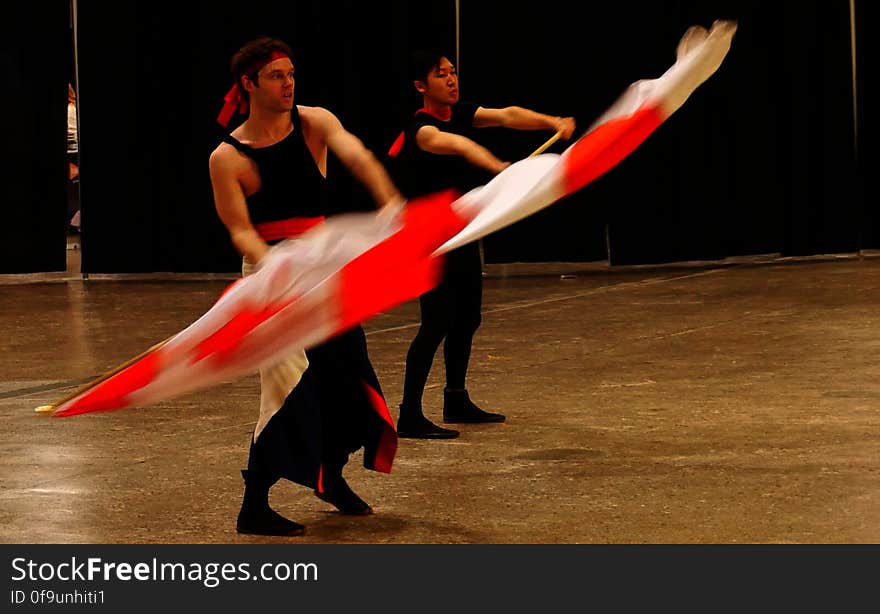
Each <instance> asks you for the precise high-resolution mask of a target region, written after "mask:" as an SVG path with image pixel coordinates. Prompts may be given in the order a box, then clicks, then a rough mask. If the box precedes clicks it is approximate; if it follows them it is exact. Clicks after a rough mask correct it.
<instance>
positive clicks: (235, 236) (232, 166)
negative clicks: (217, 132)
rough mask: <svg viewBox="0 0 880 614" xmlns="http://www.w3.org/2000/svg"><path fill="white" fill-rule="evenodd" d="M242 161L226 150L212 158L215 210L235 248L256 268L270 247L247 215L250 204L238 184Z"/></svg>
mask: <svg viewBox="0 0 880 614" xmlns="http://www.w3.org/2000/svg"><path fill="white" fill-rule="evenodd" d="M240 164H241V162H240V160H238V159H237V156H236V154H235V152H234V151H233V150H232V149H231V148H230V149H226V148H225V147H224V146H222V145H221V146H220V147H218V148H217V149H216V150H214V152H213V153H212V154H211V157H210V159H209V161H208V168H209V170H210V173H211V188H212V189H213V191H214V208H215V209H216V210H217V215H219V216H220V221H222V222H223V225H224V226H226V230H227V231H228V232H229V237H230V239H231V240H232V245H233V246H234V247H235V249H236V250H237V251H238V253H239V254H241V255H242V256H244V257H245V258H246V259H247V260H248V261H249V262H251V263H253V264H256V263H258V262H259V261H260V260H262V259H263V256H265V255H266V252H268V251H269V245H268V244H267V243H266V242H265V241H264V240H263V238H262V237H261V236H260V235H259V233H258V232H257V230H256V228H254V225H253V224H252V223H251V218H250V215H248V210H247V201H246V200H245V195H244V191H243V190H242V187H241V182H240V181H239V179H238V177H239V172H240V170H241V169H240Z"/></svg>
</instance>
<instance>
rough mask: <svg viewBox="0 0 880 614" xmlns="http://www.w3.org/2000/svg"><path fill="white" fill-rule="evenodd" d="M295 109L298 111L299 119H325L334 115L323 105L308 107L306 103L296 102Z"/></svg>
mask: <svg viewBox="0 0 880 614" xmlns="http://www.w3.org/2000/svg"><path fill="white" fill-rule="evenodd" d="M296 110H297V111H298V112H299V117H300V119H302V120H304V121H326V120H327V119H330V118H332V117H335V115H333V113H331V112H330V110H329V109H325V108H324V107H308V106H306V105H302V104H298V105H296Z"/></svg>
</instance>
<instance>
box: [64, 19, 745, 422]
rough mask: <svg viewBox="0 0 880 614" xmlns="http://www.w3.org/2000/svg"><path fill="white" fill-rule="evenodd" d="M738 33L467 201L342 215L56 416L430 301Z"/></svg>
mask: <svg viewBox="0 0 880 614" xmlns="http://www.w3.org/2000/svg"><path fill="white" fill-rule="evenodd" d="M735 30H736V25H735V23H733V22H729V21H719V22H716V23H715V24H713V26H712V28H711V29H710V30H706V29H705V28H701V27H693V28H691V29H689V30H688V32H687V33H686V34H685V36H684V37H683V38H682V40H681V42H680V43H679V45H678V49H677V53H676V62H675V64H673V66H672V67H671V68H670V69H669V70H667V71H666V72H665V73H664V74H663V75H662V76H661V77H659V78H657V79H652V80H643V81H639V82H636V83H634V84H633V85H631V86H630V87H629V88H628V89H627V90H626V91H625V92H624V94H623V95H622V96H621V97H620V98H619V99H618V101H617V102H616V103H615V104H614V105H613V106H612V107H611V108H610V109H608V111H606V112H605V113H604V114H603V115H602V116H601V117H600V118H599V119H598V120H597V121H596V122H594V124H593V125H592V126H591V127H590V128H589V129H588V131H587V132H586V134H584V136H582V137H581V138H579V139H578V140H577V141H575V142H574V143H573V144H572V145H571V146H569V147H568V148H567V149H566V150H565V151H564V152H563V153H562V154H561V155H560V154H542V155H538V156H534V157H531V158H527V159H525V160H521V161H519V162H517V163H515V164H512V165H511V166H509V167H508V168H507V169H505V170H504V171H503V172H501V173H500V174H498V175H497V176H496V177H495V178H494V179H493V180H492V181H490V182H489V183H488V184H486V185H485V186H481V187H478V188H475V189H474V190H471V191H470V192H468V193H467V194H465V195H463V196H461V197H460V198H455V196H456V195H454V194H451V193H440V194H435V195H431V196H428V197H424V198H421V199H415V200H413V201H411V202H410V203H407V206H406V207H404V208H403V209H401V210H400V211H398V212H380V213H360V214H349V215H343V216H337V217H334V218H331V219H329V220H327V221H326V222H324V223H323V224H321V225H320V226H317V227H315V228H314V229H312V230H310V231H308V232H307V233H305V234H304V235H302V236H301V237H299V238H297V239H295V240H292V241H285V242H283V243H281V244H279V245H277V246H276V247H274V248H273V249H272V250H271V251H270V253H269V254H268V255H267V256H266V257H265V258H264V260H263V262H262V263H261V266H260V269H259V270H258V271H257V272H256V273H254V274H252V275H250V276H248V277H246V278H243V279H241V280H239V281H237V282H235V283H234V284H232V285H231V286H230V287H229V288H228V289H227V291H226V292H225V293H224V294H223V295H222V296H221V297H220V299H219V300H218V301H217V303H216V304H215V305H214V306H213V307H212V308H211V309H210V310H209V311H208V312H207V313H205V314H204V315H203V316H202V317H201V318H199V319H198V320H196V321H195V322H194V323H193V324H192V325H190V326H189V327H187V328H186V329H184V330H183V331H181V332H180V333H178V334H177V335H175V336H174V337H173V338H171V339H170V340H168V341H167V342H165V343H164V344H163V345H161V346H160V347H158V348H156V349H154V350H152V351H149V352H147V353H146V354H145V355H144V356H142V357H140V358H139V359H137V360H135V361H133V362H132V363H131V364H130V365H128V366H126V367H125V368H123V369H121V370H119V371H118V372H115V373H114V374H112V375H110V376H105V377H103V378H100V379H99V380H96V382H95V383H93V384H92V385H89V386H88V387H86V388H85V389H83V390H82V391H81V392H78V393H76V394H75V395H73V396H72V397H71V398H69V399H67V400H65V401H63V402H60V403H58V404H57V405H56V406H54V407H51V409H52V415H54V416H71V415H75V414H81V413H87V412H94V411H106V410H112V409H122V408H126V407H133V406H143V405H148V404H151V403H155V402H158V401H161V400H165V399H169V398H172V397H174V396H177V395H180V394H183V393H186V392H191V391H194V390H197V389H201V388H205V387H208V386H212V385H216V384H219V383H221V382H226V381H232V380H234V379H237V378H239V377H242V376H245V375H250V374H253V373H255V372H256V371H257V370H258V369H260V368H264V367H269V366H272V365H274V364H277V363H278V362H279V361H281V360H282V359H283V358H284V357H285V356H289V355H290V354H291V353H293V352H296V351H301V350H304V349H308V348H311V347H314V346H315V345H318V344H320V343H322V342H323V341H325V340H327V339H329V338H330V337H332V336H333V335H335V334H337V333H339V332H341V331H343V330H345V329H347V328H349V327H351V326H353V325H355V324H358V323H360V322H363V321H364V320H366V319H368V318H370V317H372V316H374V315H376V314H377V313H379V312H380V311H382V310H385V309H389V308H391V307H394V306H395V305H398V304H400V303H403V302H405V301H407V300H410V299H413V298H415V297H417V296H419V295H420V294H422V293H424V292H426V291H428V290H430V289H431V288H433V287H434V286H435V285H436V284H437V282H438V281H439V278H440V271H441V267H442V255H443V253H445V252H447V251H449V250H451V249H453V248H455V247H459V246H461V245H464V244H466V243H469V242H471V241H475V240H477V239H480V238H481V237H484V236H486V235H487V234H489V233H492V232H495V231H497V230H499V229H501V228H504V227H506V226H509V225H510V224H512V223H514V222H516V221H518V220H521V219H523V218H525V217H527V216H529V215H531V214H533V213H535V212H537V211H540V210H541V209H543V208H545V207H547V206H549V205H551V204H552V203H554V202H556V201H558V200H559V199H561V198H562V197H564V196H566V195H568V194H571V193H572V192H575V191H577V190H579V189H581V188H582V187H584V186H585V185H587V184H588V183H590V182H591V181H593V180H594V179H596V178H597V177H599V176H600V175H602V174H603V173H605V172H607V171H608V170H609V169H611V168H613V167H614V166H615V165H616V164H618V163H619V162H620V161H621V160H623V159H624V158H625V157H626V156H627V155H629V154H630V153H631V152H632V151H633V150H634V149H635V148H636V147H638V146H639V145H640V144H641V143H642V142H643V141H644V140H645V139H646V138H647V137H648V136H649V135H650V134H651V133H652V132H653V131H654V130H656V129H657V127H659V126H660V125H661V124H662V123H663V122H664V121H665V120H666V119H667V118H668V117H669V116H670V115H671V114H672V113H674V112H675V111H676V110H677V109H678V108H680V107H681V105H682V104H684V102H685V101H686V100H687V98H688V97H689V96H690V95H691V93H693V91H694V90H695V89H696V88H697V87H698V86H699V85H700V84H702V83H703V82H704V81H705V80H706V79H708V78H709V77H710V76H711V75H712V74H713V73H714V72H715V71H716V70H717V69H718V67H719V66H720V65H721V63H722V61H723V60H724V57H725V56H726V54H727V52H728V50H729V48H730V44H731V41H732V39H733V35H734V32H735Z"/></svg>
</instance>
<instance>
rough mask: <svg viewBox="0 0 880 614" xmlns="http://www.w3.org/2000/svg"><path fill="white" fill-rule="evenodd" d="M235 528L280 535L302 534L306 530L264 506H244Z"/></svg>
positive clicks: (250, 532)
mask: <svg viewBox="0 0 880 614" xmlns="http://www.w3.org/2000/svg"><path fill="white" fill-rule="evenodd" d="M235 530H236V531H238V532H239V533H247V534H250V535H278V536H283V537H291V536H294V535H302V534H303V533H305V532H306V528H305V527H304V526H302V525H301V524H299V523H298V522H294V521H292V520H288V519H287V518H285V517H284V516H282V515H281V514H279V513H278V512H276V511H275V510H273V509H272V508H271V507H269V506H266V507H264V508H257V509H251V508H245V507H244V506H242V508H241V511H240V512H239V513H238V522H237V523H236V525H235Z"/></svg>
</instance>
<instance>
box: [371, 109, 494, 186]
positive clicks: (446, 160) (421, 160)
mask: <svg viewBox="0 0 880 614" xmlns="http://www.w3.org/2000/svg"><path fill="white" fill-rule="evenodd" d="M477 108H478V105H476V104H472V103H467V102H460V103H458V104H455V105H453V106H452V114H451V116H450V118H449V120H448V121H443V120H441V119H439V118H437V117H435V116H433V115H431V114H430V113H427V112H426V111H425V110H424V109H422V110H419V111H418V112H417V113H416V114H415V116H414V117H413V118H412V119H411V120H410V122H409V124H408V125H407V126H406V128H405V129H404V131H403V133H402V134H401V135H400V137H398V142H396V143H395V145H394V146H393V147H392V150H391V151H389V152H388V156H389V159H390V160H389V162H388V167H389V170H390V172H391V175H392V179H394V182H395V183H396V184H397V185H398V186H399V187H400V189H401V191H402V192H403V194H404V196H406V197H407V198H415V197H416V196H421V195H423V194H428V193H430V192H437V191H440V190H445V189H447V188H455V189H457V190H458V191H459V192H462V193H464V192H467V191H468V190H470V189H471V188H474V187H476V186H478V185H482V184H485V183H488V181H489V180H490V179H491V178H492V175H491V174H489V173H488V172H487V171H484V170H482V169H479V168H477V167H475V166H473V165H471V164H470V163H468V161H467V160H465V159H464V158H462V157H461V156H457V155H440V154H433V153H430V152H428V151H425V150H423V149H421V148H420V147H419V146H418V144H417V143H416V133H417V132H418V131H419V130H420V129H421V128H422V127H423V126H435V127H437V128H438V129H439V130H441V131H443V132H450V133H452V134H460V135H462V136H465V137H468V138H470V139H472V140H476V138H475V135H474V131H475V130H474V127H473V123H474V115H476V113H477Z"/></svg>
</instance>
